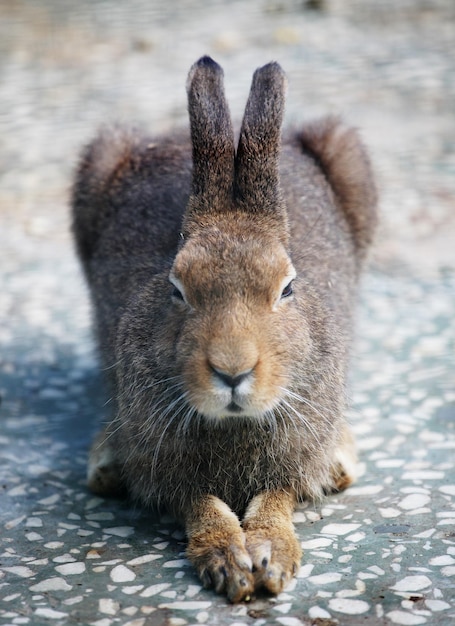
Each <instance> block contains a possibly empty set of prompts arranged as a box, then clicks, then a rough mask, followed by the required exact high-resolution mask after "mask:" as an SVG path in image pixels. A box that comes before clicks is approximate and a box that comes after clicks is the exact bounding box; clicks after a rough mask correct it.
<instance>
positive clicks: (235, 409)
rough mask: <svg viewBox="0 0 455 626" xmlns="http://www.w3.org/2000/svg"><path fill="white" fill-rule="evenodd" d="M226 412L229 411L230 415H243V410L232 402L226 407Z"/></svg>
mask: <svg viewBox="0 0 455 626" xmlns="http://www.w3.org/2000/svg"><path fill="white" fill-rule="evenodd" d="M226 411H229V413H242V411H243V409H242V407H241V406H239V405H238V404H237V403H236V402H234V401H232V402H230V404H229V405H228V406H227V407H226Z"/></svg>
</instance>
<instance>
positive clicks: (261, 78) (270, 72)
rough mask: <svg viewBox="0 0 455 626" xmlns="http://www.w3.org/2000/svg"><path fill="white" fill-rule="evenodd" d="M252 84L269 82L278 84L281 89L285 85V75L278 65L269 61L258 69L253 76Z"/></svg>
mask: <svg viewBox="0 0 455 626" xmlns="http://www.w3.org/2000/svg"><path fill="white" fill-rule="evenodd" d="M253 82H254V83H258V82H269V83H274V84H280V85H281V86H282V87H283V88H284V87H285V86H286V84H287V77H286V73H285V71H284V70H283V68H282V67H281V65H280V64H279V63H277V62H276V61H271V62H270V63H267V65H263V66H262V67H259V68H258V69H257V70H256V71H255V72H254V75H253Z"/></svg>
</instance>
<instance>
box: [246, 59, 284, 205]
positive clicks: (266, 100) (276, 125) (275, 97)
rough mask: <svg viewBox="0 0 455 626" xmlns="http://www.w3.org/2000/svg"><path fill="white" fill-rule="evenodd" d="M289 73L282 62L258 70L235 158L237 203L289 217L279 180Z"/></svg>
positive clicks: (254, 78) (252, 85) (255, 74)
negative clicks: (284, 70)
mask: <svg viewBox="0 0 455 626" xmlns="http://www.w3.org/2000/svg"><path fill="white" fill-rule="evenodd" d="M286 85H287V81H286V75H285V73H284V72H283V70H282V69H281V67H280V65H279V64H278V63H269V64H267V65H264V67H261V68H259V69H258V70H256V72H255V73H254V76H253V81H252V84H251V89H250V95H249V97H248V102H247V105H246V108H245V114H244V117H243V122H242V126H241V130H240V139H239V145H238V150H237V156H236V160H235V169H236V172H235V187H234V194H235V199H236V202H237V203H239V204H240V205H241V206H243V208H244V209H245V210H247V211H251V212H261V213H269V212H270V213H277V212H278V214H281V216H282V217H285V214H286V212H285V209H284V203H283V201H282V198H281V192H280V180H279V169H278V168H279V156H280V144H281V125H282V122H283V115H284V105H285V96H286Z"/></svg>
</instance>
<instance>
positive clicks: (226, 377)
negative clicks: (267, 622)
mask: <svg viewBox="0 0 455 626" xmlns="http://www.w3.org/2000/svg"><path fill="white" fill-rule="evenodd" d="M210 367H211V369H212V372H213V373H214V374H215V376H216V377H217V378H218V379H219V380H221V381H222V382H223V383H224V384H225V385H227V386H228V387H230V388H231V389H233V390H234V389H235V388H236V387H238V386H239V385H240V383H242V382H243V381H244V380H247V379H248V378H249V377H250V376H251V374H252V373H253V369H254V368H251V369H248V370H244V371H243V372H239V373H238V374H235V375H234V376H233V375H232V374H229V373H228V372H223V370H220V369H218V368H216V367H214V366H213V365H210Z"/></svg>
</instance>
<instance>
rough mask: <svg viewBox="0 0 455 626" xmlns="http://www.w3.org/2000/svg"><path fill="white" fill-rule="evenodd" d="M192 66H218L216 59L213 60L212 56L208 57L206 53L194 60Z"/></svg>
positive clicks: (214, 67)
mask: <svg viewBox="0 0 455 626" xmlns="http://www.w3.org/2000/svg"><path fill="white" fill-rule="evenodd" d="M193 67H207V68H213V69H216V68H218V67H220V66H219V65H218V63H217V62H216V61H214V60H213V59H212V57H209V56H208V55H207V54H206V55H204V56H203V57H201V58H200V59H199V60H198V61H196V63H195V64H194V66H193ZM220 69H221V68H220Z"/></svg>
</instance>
